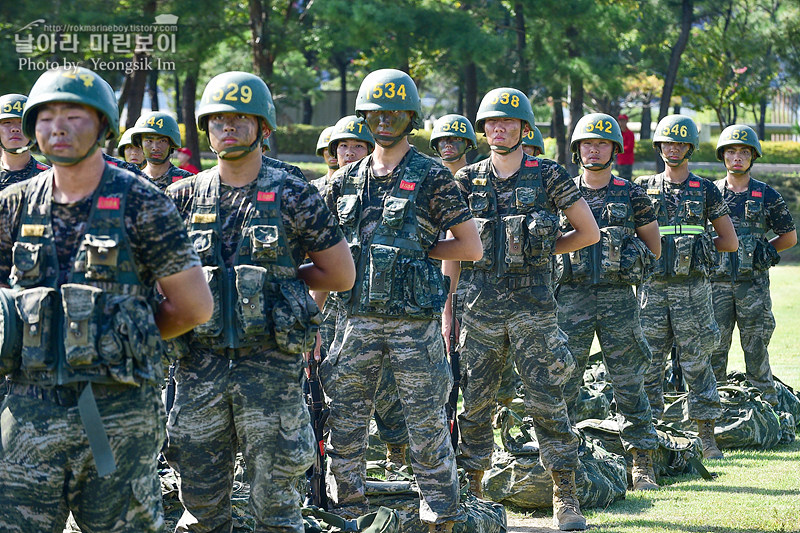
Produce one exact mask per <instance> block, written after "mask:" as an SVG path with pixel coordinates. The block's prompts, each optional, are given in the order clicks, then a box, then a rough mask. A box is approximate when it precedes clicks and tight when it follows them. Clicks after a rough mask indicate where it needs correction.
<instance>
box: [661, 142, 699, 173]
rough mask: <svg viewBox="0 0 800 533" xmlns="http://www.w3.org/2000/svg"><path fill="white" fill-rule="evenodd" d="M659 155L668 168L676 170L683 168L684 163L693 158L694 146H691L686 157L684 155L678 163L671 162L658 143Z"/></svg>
mask: <svg viewBox="0 0 800 533" xmlns="http://www.w3.org/2000/svg"><path fill="white" fill-rule="evenodd" d="M658 153H659V155H661V159H662V160H663V161H664V164H665V165H667V166H668V167H672V168H675V167H679V166H681V165H682V164H683V162H684V161H688V160H689V158H691V157H692V154H693V153H694V146H692V145H689V150H687V152H686V155H684V156H683V157H682V158H681V159H680V161H678V162H677V163H676V162H674V161H672V160H670V159H669V158H668V157H666V156H665V155H664V152H662V151H661V143H658Z"/></svg>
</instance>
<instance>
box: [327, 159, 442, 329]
mask: <svg viewBox="0 0 800 533" xmlns="http://www.w3.org/2000/svg"><path fill="white" fill-rule="evenodd" d="M411 150H412V153H411V154H409V155H408V156H407V158H406V161H405V163H404V165H405V166H404V167H403V168H401V169H400V172H399V174H400V175H399V176H398V177H397V178H395V182H394V185H393V187H392V190H391V192H390V193H389V194H388V196H386V198H385V199H384V202H383V214H382V216H381V221H380V223H379V224H378V226H377V227H376V228H375V231H374V232H373V233H372V234H371V235H369V236H367V237H366V239H365V242H362V240H361V224H362V216H363V208H362V206H364V205H365V198H364V191H365V188H366V182H367V176H368V174H369V168H370V164H371V161H372V157H365V158H364V159H362V160H361V161H360V162H359V163H355V164H352V165H349V166H348V167H345V168H346V170H345V175H344V177H343V179H342V189H341V196H340V197H339V198H338V199H337V201H336V210H337V213H338V216H339V225H340V226H341V228H342V231H343V232H344V235H345V239H346V240H347V243H348V245H349V246H350V252H351V253H352V255H353V261H354V262H355V264H356V282H355V285H354V286H353V288H352V289H351V290H349V291H347V292H340V293H338V295H337V297H338V298H339V300H340V301H341V302H342V305H343V306H344V307H345V309H346V310H347V312H348V314H349V315H360V316H374V317H402V318H407V319H416V320H423V319H426V320H427V319H434V318H439V317H440V316H441V313H442V309H443V308H444V302H445V299H446V298H447V294H448V292H449V285H448V284H446V283H445V278H444V276H443V275H442V272H441V270H440V269H439V268H438V267H437V265H436V264H435V263H434V260H432V259H431V258H430V257H428V251H427V250H425V249H423V247H422V241H421V235H420V232H421V229H420V226H419V222H418V220H417V205H416V202H417V197H418V194H419V192H420V190H421V189H422V188H423V186H424V183H425V179H426V178H427V177H428V174H429V172H430V170H431V167H432V166H433V163H434V162H433V160H432V159H431V158H429V157H426V156H423V155H422V154H420V153H419V152H417V151H416V149H415V148H412V149H411Z"/></svg>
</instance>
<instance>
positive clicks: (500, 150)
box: [489, 130, 522, 155]
mask: <svg viewBox="0 0 800 533" xmlns="http://www.w3.org/2000/svg"><path fill="white" fill-rule="evenodd" d="M521 144H522V130H519V140H518V141H517V144H515V145H514V146H512V147H511V148H509V147H508V146H500V145H499V144H490V145H489V148H490V149H491V150H492V152H497V153H498V154H500V155H508V154H510V153H511V152H513V151H514V150H516V149H517V148H519V146H520V145H521Z"/></svg>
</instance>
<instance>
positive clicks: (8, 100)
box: [0, 94, 50, 191]
mask: <svg viewBox="0 0 800 533" xmlns="http://www.w3.org/2000/svg"><path fill="white" fill-rule="evenodd" d="M27 100H28V97H27V96H25V95H24V94H4V95H3V96H0V148H1V149H2V150H0V191H2V190H3V189H5V188H6V187H8V186H9V185H13V184H14V183H19V182H21V181H25V180H26V179H28V178H32V177H33V176H35V175H37V174H39V173H40V172H43V171H45V170H47V169H48V168H50V167H48V166H47V165H43V164H42V163H39V162H38V161H37V160H36V159H34V158H33V157H32V156H31V152H30V149H31V147H32V146H33V145H34V144H35V141H34V140H31V139H28V138H27V137H26V136H25V134H24V133H23V132H22V109H23V107H24V106H25V102H26V101H27Z"/></svg>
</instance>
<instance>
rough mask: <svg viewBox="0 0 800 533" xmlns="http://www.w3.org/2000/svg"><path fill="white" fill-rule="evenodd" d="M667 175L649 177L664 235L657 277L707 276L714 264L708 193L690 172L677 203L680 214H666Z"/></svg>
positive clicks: (657, 215) (660, 226)
mask: <svg viewBox="0 0 800 533" xmlns="http://www.w3.org/2000/svg"><path fill="white" fill-rule="evenodd" d="M665 181H666V178H665V176H664V174H663V173H662V174H656V175H653V176H648V177H647V182H646V190H647V195H648V196H649V197H650V200H651V201H652V202H653V209H654V210H655V212H656V217H657V219H658V226H659V232H660V233H661V257H660V258H659V259H658V261H657V262H656V266H655V272H654V276H655V278H656V279H659V280H669V279H675V278H686V277H687V276H696V275H705V274H706V273H707V271H708V265H710V264H712V263H713V250H712V249H713V248H714V243H713V241H712V240H711V236H710V235H709V234H708V232H706V228H705V222H706V220H705V210H706V201H707V199H706V192H705V187H703V179H702V178H699V177H698V176H695V175H694V174H692V173H690V174H689V177H688V178H687V179H686V186H685V187H684V189H683V190H682V192H681V197H680V199H679V200H678V211H677V213H676V214H675V218H674V219H672V220H670V219H669V216H668V214H667V202H666V193H665V191H664V187H665V185H664V184H665Z"/></svg>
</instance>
